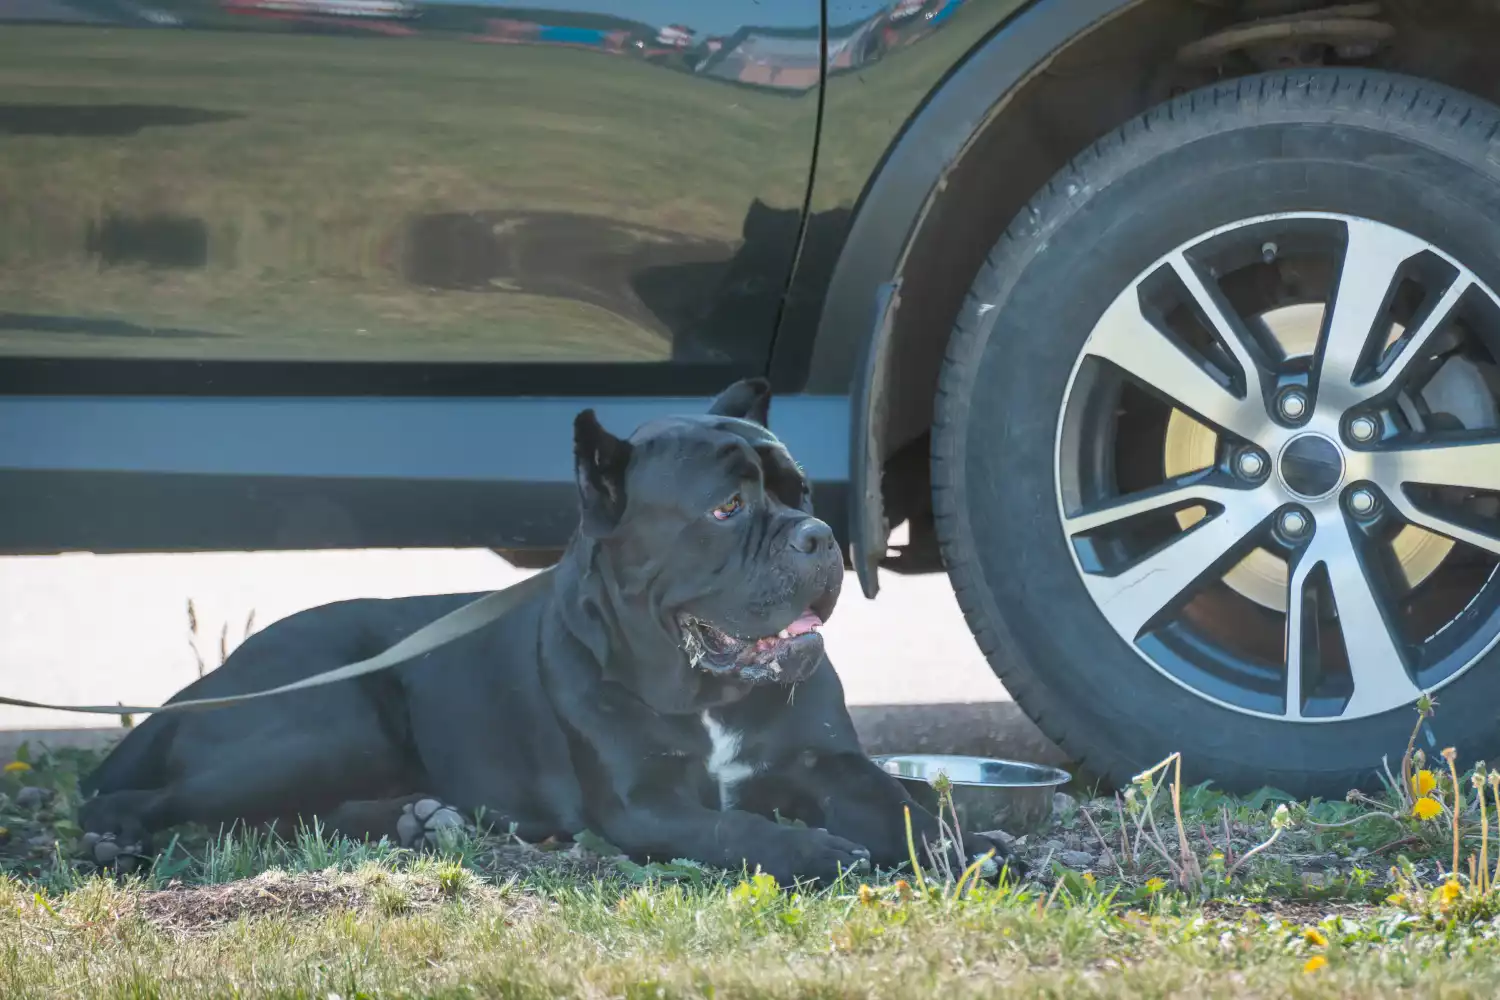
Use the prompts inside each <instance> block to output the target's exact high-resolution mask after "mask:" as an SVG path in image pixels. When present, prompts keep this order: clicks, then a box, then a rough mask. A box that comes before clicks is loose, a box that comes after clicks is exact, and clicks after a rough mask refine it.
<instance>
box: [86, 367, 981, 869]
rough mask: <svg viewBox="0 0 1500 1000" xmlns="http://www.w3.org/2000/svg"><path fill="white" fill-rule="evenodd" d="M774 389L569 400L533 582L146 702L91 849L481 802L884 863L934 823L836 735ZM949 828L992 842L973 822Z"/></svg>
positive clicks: (278, 638)
mask: <svg viewBox="0 0 1500 1000" xmlns="http://www.w3.org/2000/svg"><path fill="white" fill-rule="evenodd" d="M769 402H770V390H769V387H768V386H767V384H766V383H765V382H764V381H763V380H759V379H752V380H747V381H744V382H740V383H736V384H735V385H734V386H731V387H730V388H729V389H728V390H726V391H725V392H724V393H723V394H722V395H720V396H719V397H718V399H717V400H715V402H714V404H713V406H712V408H711V409H710V411H709V413H708V414H706V415H701V416H683V417H677V418H671V419H664V420H659V421H655V422H652V423H648V424H646V425H644V426H642V427H640V428H639V429H638V430H636V432H635V433H634V435H632V436H631V437H630V438H629V439H621V438H618V437H616V436H614V435H613V434H611V433H610V432H609V431H607V430H605V429H604V427H602V426H601V425H600V424H599V422H598V420H597V419H596V417H595V415H594V413H593V411H591V410H585V411H584V412H583V413H580V414H579V415H578V417H577V420H576V421H575V425H574V438H575V454H576V466H577V481H578V493H579V499H580V502H581V518H580V525H579V528H578V531H577V534H576V535H575V536H574V538H573V541H572V542H571V544H570V545H569V547H568V549H567V551H566V554H565V555H564V556H563V558H562V560H561V562H560V563H559V564H558V565H557V566H556V567H555V568H554V569H553V570H552V571H551V574H550V579H549V580H548V581H547V582H546V586H541V587H538V588H537V592H536V594H535V595H533V596H531V597H528V598H527V599H526V600H525V601H524V602H523V603H521V604H520V605H518V606H517V607H516V608H514V609H513V610H512V611H511V612H509V613H508V614H506V615H504V616H503V617H502V618H501V619H500V620H498V621H496V622H493V623H491V624H490V625H487V626H485V627H483V628H481V629H479V630H478V631H475V632H472V633H470V634H469V635H467V636H464V637H462V638H460V639H458V640H456V641H454V642H452V643H449V644H448V645H446V646H443V647H441V648H439V649H437V650H435V651H433V652H430V653H428V654H426V655H424V656H422V657H419V658H417V659H415V660H412V661H408V662H406V663H404V664H402V665H400V666H398V667H396V668H393V669H390V670H387V671H383V672H380V673H374V674H369V675H366V676H363V677H360V678H357V679H354V680H349V681H343V682H340V683H337V684H332V685H328V686H325V687H319V688H315V689H311V690H307V691H301V692H294V693H291V694H287V695H279V696H277V697H274V698H268V699H263V700H259V701H255V702H250V703H246V704H241V705H234V706H230V707H226V708H218V709H212V710H208V711H202V712H183V713H165V714H158V715H154V716H152V717H151V718H149V719H148V720H146V721H145V722H144V723H142V724H141V725H139V726H137V727H136V728H135V729H134V730H133V731H132V732H130V733H129V734H128V735H127V736H126V737H125V739H124V740H123V741H122V742H121V743H120V745H119V746H118V747H117V748H116V749H115V750H114V752H113V753H112V754H110V756H109V757H108V758H107V759H106V760H105V761H104V762H103V763H102V764H101V765H100V766H99V768H98V769H97V770H96V771H95V772H94V773H93V774H92V775H90V777H89V778H88V779H87V781H86V782H85V790H86V791H88V792H93V793H96V794H95V795H94V797H92V798H90V799H89V800H88V801H87V802H86V803H85V807H84V811H83V824H84V829H85V830H86V831H87V834H86V840H88V841H89V842H91V843H93V844H94V845H95V847H96V849H97V850H96V855H102V854H107V855H108V856H110V857H113V856H114V855H115V854H116V853H117V852H119V851H120V850H121V848H123V847H126V846H127V845H128V846H129V848H132V849H133V848H134V845H135V844H136V843H143V842H144V838H146V837H148V836H149V835H150V834H151V833H152V832H153V831H157V830H161V829H162V828H164V827H168V826H172V825H174V824H178V823H183V822H190V821H191V822H198V823H206V824H228V823H232V822H234V821H244V822H257V823H258V822H263V821H275V820H277V819H281V820H283V821H287V822H290V821H292V820H293V819H294V818H300V819H302V820H304V821H305V820H307V819H309V818H310V817H314V816H316V817H318V818H319V819H320V820H321V821H322V822H323V823H324V824H325V827H328V828H333V829H337V830H338V831H340V832H342V833H345V834H348V835H352V836H380V835H387V834H393V833H394V834H398V835H400V836H401V837H402V839H403V840H406V841H411V840H412V839H413V837H414V836H415V837H421V836H422V835H423V833H424V825H425V826H426V829H427V831H428V832H430V830H431V824H432V823H433V822H434V821H439V822H441V821H443V820H444V818H445V817H446V818H447V821H450V822H451V821H452V820H454V819H456V816H455V813H457V814H463V815H471V816H472V815H476V814H480V815H482V816H483V817H484V820H483V821H484V822H485V823H486V824H487V825H488V824H493V825H494V827H496V828H498V829H499V830H501V831H504V830H505V829H507V828H508V827H513V829H514V831H515V834H516V835H517V836H518V837H520V838H522V839H525V840H530V841H541V840H543V839H545V838H548V837H556V838H559V839H563V838H568V837H571V836H573V835H575V834H578V833H580V832H581V831H583V830H585V829H589V830H592V831H594V832H595V833H597V834H599V835H601V836H603V837H604V838H605V839H606V840H608V841H610V842H611V843H613V844H615V845H617V846H618V847H619V848H620V849H622V850H623V851H625V852H626V853H628V854H629V855H631V856H632V857H634V858H637V859H645V858H655V859H660V860H669V859H672V858H691V859H694V860H697V861H699V862H702V863H705V864H709V865H714V866H719V867H723V868H729V869H739V868H740V867H741V866H742V865H743V866H748V867H749V868H750V869H752V870H753V869H755V868H756V867H759V868H760V869H762V870H763V871H765V872H767V873H769V874H771V875H773V876H775V877H776V879H777V880H778V881H779V882H781V883H782V884H787V883H789V882H790V881H792V880H794V879H828V878H832V877H835V876H837V874H838V873H839V871H840V870H848V869H850V868H853V867H856V866H859V864H860V863H861V862H862V861H866V860H869V861H873V862H874V863H875V864H877V865H879V866H881V867H894V866H896V865H898V864H899V863H900V862H902V861H904V860H906V858H907V856H908V851H907V847H906V832H905V823H904V815H903V809H902V807H903V806H905V807H907V808H909V809H910V810H911V821H912V826H913V833H914V834H915V837H916V838H917V843H918V844H919V845H920V844H921V843H922V841H923V840H924V839H925V840H926V841H928V842H930V843H932V844H937V843H938V839H939V838H938V826H937V821H936V819H934V817H933V816H932V815H930V814H929V813H927V812H925V811H924V810H923V809H922V808H921V807H920V806H918V805H917V803H916V802H914V801H912V800H911V799H910V798H909V797H908V795H907V794H906V792H905V790H904V789H903V788H902V786H901V785H900V783H899V782H897V781H896V779H895V778H893V777H892V776H890V775H889V774H887V773H885V772H884V771H882V770H881V769H880V768H879V767H878V766H877V765H876V764H874V763H873V762H871V760H870V759H869V758H868V757H867V756H866V755H865V754H864V753H863V752H862V751H861V749H860V744H859V741H858V740H857V739H856V737H855V733H854V727H853V726H852V724H851V723H850V720H849V713H848V710H847V709H846V708H845V705H844V694H843V689H842V687H841V686H840V684H839V679H838V677H837V675H836V674H835V673H834V671H833V669H832V667H830V666H829V664H828V663H827V658H826V656H825V655H824V649H823V638H822V636H821V635H819V632H818V629H819V627H820V626H821V625H822V624H823V622H824V621H826V620H827V619H828V617H829V615H830V614H831V613H832V612H833V609H834V604H835V603H836V602H837V600H838V596H839V587H840V584H841V582H842V580H843V575H844V570H843V559H842V555H841V553H840V550H839V547H838V545H837V543H836V542H835V540H834V536H833V532H832V531H831V530H830V529H829V527H828V525H826V524H824V523H823V522H822V521H820V520H818V519H817V518H816V517H814V516H813V515H812V504H811V491H810V488H809V484H808V482H807V480H806V478H805V477H804V475H803V473H802V470H801V469H800V468H799V467H798V465H797V463H796V462H795V461H794V460H793V459H792V456H791V455H790V454H788V452H787V450H786V448H785V447H784V446H783V445H782V444H781V442H780V441H778V440H777V438H776V437H774V436H773V435H772V434H771V432H770V431H769V430H767V428H766V419H767V412H768V407H769ZM474 596H476V595H452V596H441V597H413V598H404V599H399V600H356V601H347V602H342V603H337V604H331V605H327V606H324V607H319V608H314V609H312V610H310V611H304V612H302V613H300V614H296V615H293V616H291V617H289V618H286V619H284V620H282V621H280V622H277V623H276V624H274V625H271V626H270V627H268V628H266V629H264V630H263V631H261V632H259V633H257V634H255V635H253V636H251V637H250V638H249V639H248V640H246V641H245V643H244V644H243V645H242V646H240V648H239V649H237V650H236V651H235V652H234V653H233V655H231V656H230V657H229V659H228V660H227V662H225V664H224V665H223V666H222V667H220V668H219V669H218V670H215V671H213V672H211V673H209V674H208V675H206V676H204V677H203V678H201V679H200V680H198V681H195V682H194V683H193V684H191V685H189V686H188V687H186V688H185V689H183V690H182V691H181V692H179V694H178V695H177V696H176V697H177V698H197V697H216V696H223V695H230V694H238V693H244V692H250V691H257V690H261V689H265V688H269V687H273V686H276V685H280V684H284V683H288V682H290V681H293V680H296V679H299V678H302V677H307V676H310V675H312V674H315V673H318V672H321V671H323V670H327V669H329V668H331V667H334V666H338V665H340V664H344V663H348V662H351V661H355V660H359V659H362V658H365V657H369V656H372V655H374V654H375V653H377V652H379V651H381V650H383V649H385V648H386V647H388V646H390V645H391V644H393V643H395V642H396V641H398V640H400V639H401V638H402V637H404V636H406V635H409V634H410V633H411V632H413V631H414V630H416V629H418V628H420V627H421V626H423V625H425V624H427V623H428V622H431V621H433V620H434V619H436V618H438V617H439V616H441V615H443V614H445V613H447V612H448V611H451V610H453V609H454V608H456V607H458V606H460V605H461V604H463V603H465V602H467V601H469V600H471V599H472V598H473V597H474ZM416 800H421V801H416ZM439 803H442V804H444V805H443V807H442V808H439ZM414 806H415V808H414ZM778 814H779V816H780V817H784V818H789V819H799V820H801V821H802V822H803V824H805V825H795V824H787V823H780V822H778V821H777V819H776V817H777V816H778ZM101 837H102V838H103V839H102V840H101ZM919 849H920V848H919ZM959 849H961V850H962V851H963V858H961V859H960V858H957V857H955V858H954V860H955V861H958V860H964V861H967V860H968V859H970V858H973V857H975V856H977V855H980V854H982V853H984V852H986V851H990V850H994V851H995V852H996V857H997V858H1000V859H1002V860H1003V859H1004V858H1005V853H1004V850H1003V848H1002V846H1001V845H1000V844H998V843H995V842H993V841H991V840H990V839H989V838H987V837H985V836H983V835H980V834H969V835H967V842H966V843H964V844H963V845H962V846H961V848H959Z"/></svg>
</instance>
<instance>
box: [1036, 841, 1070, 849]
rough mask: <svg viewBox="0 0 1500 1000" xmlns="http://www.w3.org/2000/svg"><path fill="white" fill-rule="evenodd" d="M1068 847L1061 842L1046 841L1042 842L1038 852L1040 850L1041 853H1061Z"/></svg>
mask: <svg viewBox="0 0 1500 1000" xmlns="http://www.w3.org/2000/svg"><path fill="white" fill-rule="evenodd" d="M1067 846H1068V845H1066V844H1064V843H1063V842H1062V841H1060V840H1044V841H1042V843H1041V846H1039V847H1038V848H1037V850H1039V851H1061V850H1065V849H1066V848H1067Z"/></svg>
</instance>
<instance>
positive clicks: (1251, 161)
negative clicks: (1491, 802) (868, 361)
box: [932, 70, 1500, 796]
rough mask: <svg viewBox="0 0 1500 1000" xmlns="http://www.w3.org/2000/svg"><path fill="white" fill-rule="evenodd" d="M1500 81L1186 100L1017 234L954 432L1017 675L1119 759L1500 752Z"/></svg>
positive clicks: (1119, 770) (957, 505)
mask: <svg viewBox="0 0 1500 1000" xmlns="http://www.w3.org/2000/svg"><path fill="white" fill-rule="evenodd" d="M1497 132H1500V109H1497V108H1495V107H1494V106H1492V105H1490V104H1487V103H1485V102H1484V101H1481V100H1477V99H1475V98H1473V97H1471V96H1469V95H1466V94H1462V93H1459V92H1456V91H1453V90H1450V89H1447V88H1444V87H1441V86H1437V85H1431V84H1428V83H1426V82H1422V81H1417V80H1413V79H1409V78H1405V77H1401V76H1396V75H1393V74H1386V73H1379V72H1362V71H1354V72H1350V71H1331V70H1330V71H1322V70H1312V71H1298V72H1283V73H1274V74H1268V75H1264V76H1259V77H1251V78H1246V79H1242V80H1239V81H1236V82H1230V83H1226V84H1223V85H1219V86H1214V87H1211V88H1208V89H1204V90H1200V91H1197V92H1194V93H1190V94H1187V95H1184V96H1182V97H1180V98H1177V99H1175V100H1173V101H1172V102H1170V103H1169V104H1166V105H1162V106H1160V107H1157V108H1155V109H1153V110H1151V111H1149V112H1148V113H1146V114H1145V115H1143V116H1141V117H1139V118H1137V119H1135V120H1134V121H1132V122H1130V123H1129V124H1127V125H1126V126H1124V127H1123V128H1121V129H1119V130H1118V131H1117V132H1115V133H1114V134H1112V135H1110V136H1108V137H1107V138H1105V139H1102V140H1100V141H1099V142H1098V143H1097V144H1096V145H1095V146H1093V147H1092V148H1091V149H1089V150H1087V151H1086V152H1084V153H1082V154H1081V155H1079V156H1078V158H1077V159H1076V160H1075V161H1074V162H1073V163H1071V164H1070V165H1069V166H1068V167H1067V168H1066V169H1065V170H1063V171H1062V172H1061V173H1060V174H1058V176H1057V177H1055V178H1054V179H1053V180H1052V181H1051V183H1050V184H1048V186H1047V188H1046V190H1045V191H1044V192H1042V193H1041V194H1040V195H1038V196H1037V197H1036V198H1035V200H1034V201H1033V202H1032V203H1031V204H1030V205H1028V206H1027V207H1026V208H1025V209H1024V210H1023V211H1022V212H1021V213H1020V215H1019V216H1018V217H1017V219H1016V220H1015V221H1014V223H1013V224H1012V225H1011V227H1010V229H1009V230H1008V231H1007V232H1006V233H1005V234H1004V235H1003V236H1002V237H1001V239H1000V241H999V243H998V244H997V245H996V246H995V248H994V250H993V252H992V253H991V255H990V256H989V258H988V259H987V261H986V264H985V266H984V268H983V269H982V271H981V272H980V274H979V275H978V277H977V278H976V280H975V282H974V285H973V288H972V291H971V293H970V295H969V298H968V300H967V301H966V303H965V305H964V307H963V309H962V312H961V315H960V318H959V321H958V324H957V327H956V329H955V331H954V333H953V336H952V339H951V341H950V345H949V348H948V352H947V356H946V359H945V362H944V367H943V371H942V375H941V381H940V385H939V392H938V401H937V412H936V416H935V426H934V431H933V448H932V451H933V489H934V510H935V512H936V518H937V531H938V536H939V539H940V541H941V545H942V552H943V556H944V560H945V562H946V564H947V566H948V569H949V572H950V574H951V576H952V579H953V583H954V585H955V588H956V590H957V593H958V598H959V601H960V603H961V605H962V606H963V609H964V611H965V614H966V615H967V617H968V620H969V623H970V625H971V626H972V628H973V630H974V632H975V634H976V636H977V637H978V639H979V642H980V645H981V646H982V648H983V650H984V653H985V655H986V656H987V657H988V658H989V661H990V663H991V665H992V666H993V667H994V669H995V671H996V672H997V673H998V674H999V675H1000V677H1001V679H1002V681H1003V682H1004V683H1005V685H1006V687H1007V689H1008V690H1009V691H1010V692H1011V694H1012V695H1013V697H1015V699H1016V700H1017V701H1018V702H1019V703H1020V704H1021V706H1022V707H1023V708H1024V709H1025V710H1026V711H1027V712H1028V714H1030V715H1031V716H1032V717H1033V718H1034V719H1035V720H1036V721H1037V723H1038V724H1039V725H1040V726H1041V728H1042V729H1043V731H1045V732H1046V733H1047V734H1049V735H1050V736H1051V737H1052V738H1053V739H1055V740H1056V741H1057V742H1058V743H1059V744H1060V745H1061V746H1062V747H1063V749H1064V750H1065V751H1067V752H1069V753H1070V754H1071V756H1072V757H1073V759H1074V760H1076V761H1078V762H1079V763H1080V764H1081V765H1082V766H1083V767H1084V769H1085V770H1087V771H1088V772H1090V773H1093V774H1096V775H1099V776H1102V777H1106V778H1108V779H1111V780H1113V781H1114V782H1116V783H1120V782H1125V781H1128V780H1129V779H1130V777H1131V775H1132V774H1134V773H1135V772H1137V771H1138V770H1139V769H1141V768H1143V767H1146V766H1149V765H1151V764H1154V763H1155V762H1156V761H1158V760H1160V759H1161V758H1163V757H1165V756H1166V755H1167V754H1169V753H1171V752H1173V751H1181V752H1182V754H1183V759H1184V767H1185V769H1186V770H1187V771H1188V772H1190V773H1191V774H1193V775H1195V776H1196V778H1212V779H1214V780H1215V781H1216V782H1218V783H1219V784H1220V785H1221V786H1224V787H1227V788H1229V789H1236V790H1246V789H1250V788H1254V787H1259V786H1263V785H1271V786H1274V787H1278V788H1282V789H1284V790H1286V791H1288V792H1291V793H1293V794H1297V795H1301V796H1307V795H1325V796H1332V795H1342V794H1343V793H1344V792H1345V791H1347V790H1348V789H1349V788H1351V787H1355V786H1362V787H1368V786H1370V785H1371V784H1373V783H1374V781H1375V778H1376V775H1377V774H1378V773H1379V770H1380V766H1381V765H1380V761H1381V757H1382V756H1383V755H1388V756H1389V757H1390V758H1391V760H1392V762H1393V766H1394V761H1395V760H1396V759H1398V758H1399V757H1400V755H1401V754H1402V752H1403V751H1404V749H1405V747H1406V744H1407V739H1408V736H1409V734H1410V733H1411V730H1412V726H1413V724H1414V723H1415V722H1416V713H1415V711H1414V705H1415V703H1416V701H1417V699H1418V698H1419V697H1420V696H1421V695H1422V694H1423V693H1424V692H1425V693H1431V694H1433V695H1434V696H1435V697H1436V699H1437V700H1438V702H1439V706H1438V708H1437V710H1436V715H1435V717H1434V718H1433V719H1432V720H1431V721H1430V722H1429V723H1427V724H1426V725H1425V727H1424V732H1422V733H1421V734H1420V736H1419V741H1420V742H1419V745H1420V746H1422V747H1423V748H1424V749H1426V750H1427V752H1428V753H1429V754H1431V753H1433V752H1434V751H1435V750H1437V749H1441V748H1442V747H1445V746H1449V745H1456V746H1457V747H1458V748H1459V750H1460V752H1461V754H1462V755H1463V756H1464V757H1465V758H1482V757H1486V756H1491V755H1494V754H1496V753H1500V726H1497V711H1500V649H1496V639H1497V636H1500V579H1497V573H1496V570H1497V567H1500V408H1497V396H1500V366H1497V360H1500V299H1497V297H1496V293H1495V289H1497V288H1500V142H1496V141H1495V136H1496V134H1497Z"/></svg>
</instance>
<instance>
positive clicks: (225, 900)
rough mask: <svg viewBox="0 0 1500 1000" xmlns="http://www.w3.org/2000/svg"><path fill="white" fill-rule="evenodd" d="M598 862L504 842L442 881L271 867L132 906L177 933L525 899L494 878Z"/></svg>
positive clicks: (161, 892)
mask: <svg viewBox="0 0 1500 1000" xmlns="http://www.w3.org/2000/svg"><path fill="white" fill-rule="evenodd" d="M603 864H604V862H603V861H601V860H599V859H595V858H590V857H581V856H579V855H577V854H575V853H573V852H565V851H539V850H537V849H535V848H530V847H516V846H506V847H501V848H497V849H496V850H494V851H492V852H490V853H489V854H488V855H487V856H486V857H484V858H483V865H482V871H483V875H482V876H480V875H475V874H474V873H473V872H468V871H465V872H463V873H462V874H460V875H458V876H456V877H455V878H454V879H450V880H448V881H446V883H445V880H444V879H442V878H439V877H438V876H437V875H435V874H431V873H428V872H424V873H421V874H415V873H411V872H405V871H388V870H385V869H380V868H368V869H364V870H360V871H355V872H339V871H335V870H332V869H330V870H328V871H322V872H295V873H294V872H285V871H280V870H273V871H268V872H264V873H262V874H260V875H257V876H255V877H254V878H247V879H240V880H237V881H234V882H227V883H224V884H221V885H180V884H173V885H169V886H167V888H165V889H157V890H153V891H149V892H145V893H142V894H141V895H140V896H139V898H138V901H137V903H136V907H137V911H138V912H139V913H140V914H141V915H142V916H144V917H145V918H146V919H147V920H149V921H150V922H151V923H153V924H156V925H157V926H159V927H162V928H164V929H167V930H171V931H174V932H177V933H204V932H207V931H211V930H213V929H215V928H217V927H220V926H223V925H224V924H227V923H231V922H233V921H235V920H238V919H239V918H241V917H266V916H279V917H306V916H316V915H319V914H324V913H329V912H334V911H340V910H358V911H366V910H368V911H373V912H379V913H384V914H387V915H398V914H407V913H419V912H422V911H424V910H430V909H433V908H434V907H438V906H442V905H444V904H446V903H452V902H455V901H462V902H464V903H467V904H471V905H472V904H483V903H498V902H499V901H500V900H501V899H508V900H510V901H511V903H513V904H514V905H515V906H518V907H525V906H531V905H539V904H537V903H536V900H535V899H534V898H532V897H530V896H521V895H514V896H508V895H507V894H506V892H505V890H504V889H502V888H499V887H498V886H499V884H503V883H504V882H506V881H507V880H508V879H510V878H511V877H516V878H521V877H525V876H527V875H534V874H538V873H542V872H548V873H551V874H554V875H559V876H563V877H566V878H569V879H572V880H577V881H587V880H588V879H590V878H595V877H599V876H601V875H603V874H604V868H603V867H602V866H603Z"/></svg>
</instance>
